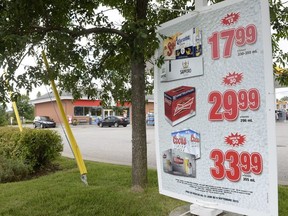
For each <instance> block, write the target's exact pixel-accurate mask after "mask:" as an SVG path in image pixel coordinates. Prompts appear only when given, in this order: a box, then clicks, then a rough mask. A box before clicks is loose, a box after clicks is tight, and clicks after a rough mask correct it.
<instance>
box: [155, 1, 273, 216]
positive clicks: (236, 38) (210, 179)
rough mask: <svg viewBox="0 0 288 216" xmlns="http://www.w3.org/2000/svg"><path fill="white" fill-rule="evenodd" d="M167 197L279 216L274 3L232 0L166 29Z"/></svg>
mask: <svg viewBox="0 0 288 216" xmlns="http://www.w3.org/2000/svg"><path fill="white" fill-rule="evenodd" d="M158 33H159V35H161V36H162V37H161V39H160V40H161V46H160V48H159V49H158V51H157V52H156V58H160V57H161V56H162V57H164V64H163V65H162V67H161V68H158V67H157V66H156V67H155V114H156V145H157V147H156V148H157V169H158V178H159V187H160V193H162V194H164V195H168V196H171V197H174V198H177V199H181V200H184V201H187V202H191V203H196V204H201V205H204V206H207V207H213V208H216V209H223V210H226V211H230V212H235V213H240V214H245V215H253V216H255V215H261V216H266V215H267V216H268V215H269V216H275V215H278V191H277V165H276V164H277V163H276V161H277V160H276V142H275V113H274V107H275V105H274V102H275V100H274V96H275V95H274V88H273V73H272V50H271V38H270V24H269V7H268V1H267V0H233V1H232V0H230V1H228V0H227V1H225V2H222V3H219V4H216V5H212V6H208V7H204V8H201V10H199V11H198V12H193V13H191V14H187V15H185V16H183V17H180V18H177V19H175V20H171V21H169V22H167V23H165V24H163V25H162V26H161V27H160V28H159V29H158Z"/></svg>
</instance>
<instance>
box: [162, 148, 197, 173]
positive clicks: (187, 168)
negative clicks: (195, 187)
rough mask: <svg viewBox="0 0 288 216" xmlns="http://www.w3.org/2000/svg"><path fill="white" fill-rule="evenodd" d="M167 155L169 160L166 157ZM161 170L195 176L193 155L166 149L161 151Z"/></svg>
mask: <svg viewBox="0 0 288 216" xmlns="http://www.w3.org/2000/svg"><path fill="white" fill-rule="evenodd" d="M167 155H169V156H168V157H169V160H168V159H167V158H168V157H166V156H167ZM162 158H163V171H164V172H165V173H168V174H172V175H178V176H186V177H191V178H196V160H195V155H192V154H188V153H185V152H181V151H178V150H176V149H168V150H166V151H164V152H163V153H162Z"/></svg>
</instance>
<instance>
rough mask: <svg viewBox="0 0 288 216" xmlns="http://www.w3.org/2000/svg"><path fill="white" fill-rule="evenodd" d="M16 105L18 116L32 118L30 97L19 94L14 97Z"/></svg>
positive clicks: (32, 109)
mask: <svg viewBox="0 0 288 216" xmlns="http://www.w3.org/2000/svg"><path fill="white" fill-rule="evenodd" d="M16 105H17V110H18V113H19V116H21V117H24V118H25V119H29V120H32V119H33V118H34V107H33V105H32V104H30V98H29V96H28V95H20V96H19V97H18V98H17V99H16ZM13 117H14V119H15V114H14V115H13Z"/></svg>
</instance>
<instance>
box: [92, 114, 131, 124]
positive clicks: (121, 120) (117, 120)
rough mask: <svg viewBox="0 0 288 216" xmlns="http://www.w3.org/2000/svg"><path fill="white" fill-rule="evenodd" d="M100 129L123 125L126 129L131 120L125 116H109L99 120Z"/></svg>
mask: <svg viewBox="0 0 288 216" xmlns="http://www.w3.org/2000/svg"><path fill="white" fill-rule="evenodd" d="M97 124H98V126H99V127H104V126H108V127H111V126H114V127H119V125H123V127H126V126H127V125H128V124H130V122H129V119H128V118H126V117H123V116H107V117H106V118H104V119H102V120H99V122H98V123H97Z"/></svg>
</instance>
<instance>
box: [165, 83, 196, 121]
mask: <svg viewBox="0 0 288 216" xmlns="http://www.w3.org/2000/svg"><path fill="white" fill-rule="evenodd" d="M164 104H165V105H164V107H165V118H166V120H167V121H168V122H169V123H170V124H171V125H172V126H175V125H177V124H179V123H180V122H182V121H184V120H186V119H188V118H190V117H192V116H195V114H196V89H195V88H194V87H191V86H180V87H177V88H174V89H171V90H169V91H166V92H164Z"/></svg>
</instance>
